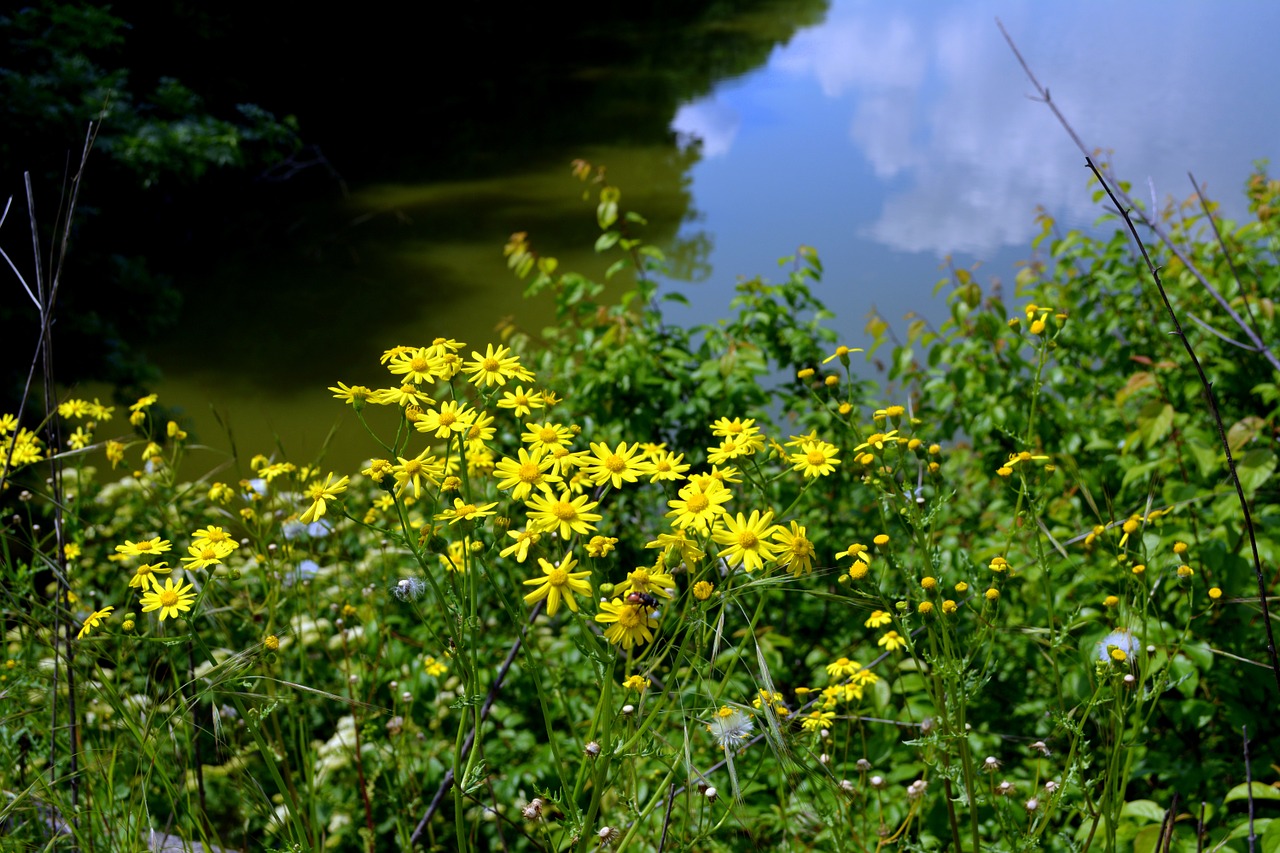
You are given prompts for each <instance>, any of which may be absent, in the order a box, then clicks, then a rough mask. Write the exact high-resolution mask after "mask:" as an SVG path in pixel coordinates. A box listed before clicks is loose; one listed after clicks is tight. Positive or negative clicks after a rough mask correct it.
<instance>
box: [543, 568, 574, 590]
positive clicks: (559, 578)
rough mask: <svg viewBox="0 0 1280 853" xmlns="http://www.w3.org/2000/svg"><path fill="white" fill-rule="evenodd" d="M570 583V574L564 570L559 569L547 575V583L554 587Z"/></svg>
mask: <svg viewBox="0 0 1280 853" xmlns="http://www.w3.org/2000/svg"><path fill="white" fill-rule="evenodd" d="M568 582H569V573H568V572H566V571H565V570H564V569H560V568H557V569H555V570H554V571H552V572H551V574H549V575H547V583H549V584H551V585H552V586H564V585H565V584H567V583H568Z"/></svg>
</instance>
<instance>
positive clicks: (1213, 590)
mask: <svg viewBox="0 0 1280 853" xmlns="http://www.w3.org/2000/svg"><path fill="white" fill-rule="evenodd" d="M1209 597H1210V598H1212V599H1213V600H1214V601H1217V600H1218V599H1219V598H1222V590H1221V589H1219V588H1218V587H1216V586H1211V587H1209Z"/></svg>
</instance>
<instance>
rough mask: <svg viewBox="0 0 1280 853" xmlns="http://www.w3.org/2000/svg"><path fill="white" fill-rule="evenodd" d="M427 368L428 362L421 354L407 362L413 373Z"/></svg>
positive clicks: (424, 370)
mask: <svg viewBox="0 0 1280 853" xmlns="http://www.w3.org/2000/svg"><path fill="white" fill-rule="evenodd" d="M429 368H430V364H429V363H428V362H427V360H426V359H425V358H423V357H422V356H418V357H417V358H415V359H414V360H413V361H411V362H409V369H410V370H411V371H413V372H414V373H426V372H427V370H428V369H429Z"/></svg>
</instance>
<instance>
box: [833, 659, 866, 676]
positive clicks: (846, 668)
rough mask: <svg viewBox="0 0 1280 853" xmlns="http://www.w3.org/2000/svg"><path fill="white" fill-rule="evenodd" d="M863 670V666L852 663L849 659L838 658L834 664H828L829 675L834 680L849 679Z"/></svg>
mask: <svg viewBox="0 0 1280 853" xmlns="http://www.w3.org/2000/svg"><path fill="white" fill-rule="evenodd" d="M860 669H862V665H861V664H859V663H856V662H855V661H851V660H849V659H848V658H838V659H837V660H835V661H833V662H832V663H829V664H827V675H830V676H831V677H832V678H847V677H848V676H850V675H853V674H854V673H855V672H857V671H858V670H860Z"/></svg>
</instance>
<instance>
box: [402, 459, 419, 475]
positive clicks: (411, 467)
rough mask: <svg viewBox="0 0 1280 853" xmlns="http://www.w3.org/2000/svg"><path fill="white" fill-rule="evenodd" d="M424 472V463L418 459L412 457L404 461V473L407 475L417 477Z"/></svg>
mask: <svg viewBox="0 0 1280 853" xmlns="http://www.w3.org/2000/svg"><path fill="white" fill-rule="evenodd" d="M421 473H422V463H421V462H419V461H418V460H416V459H410V460H409V461H408V462H406V463H404V475H405V476H406V477H416V476H418V475H419V474H421Z"/></svg>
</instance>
